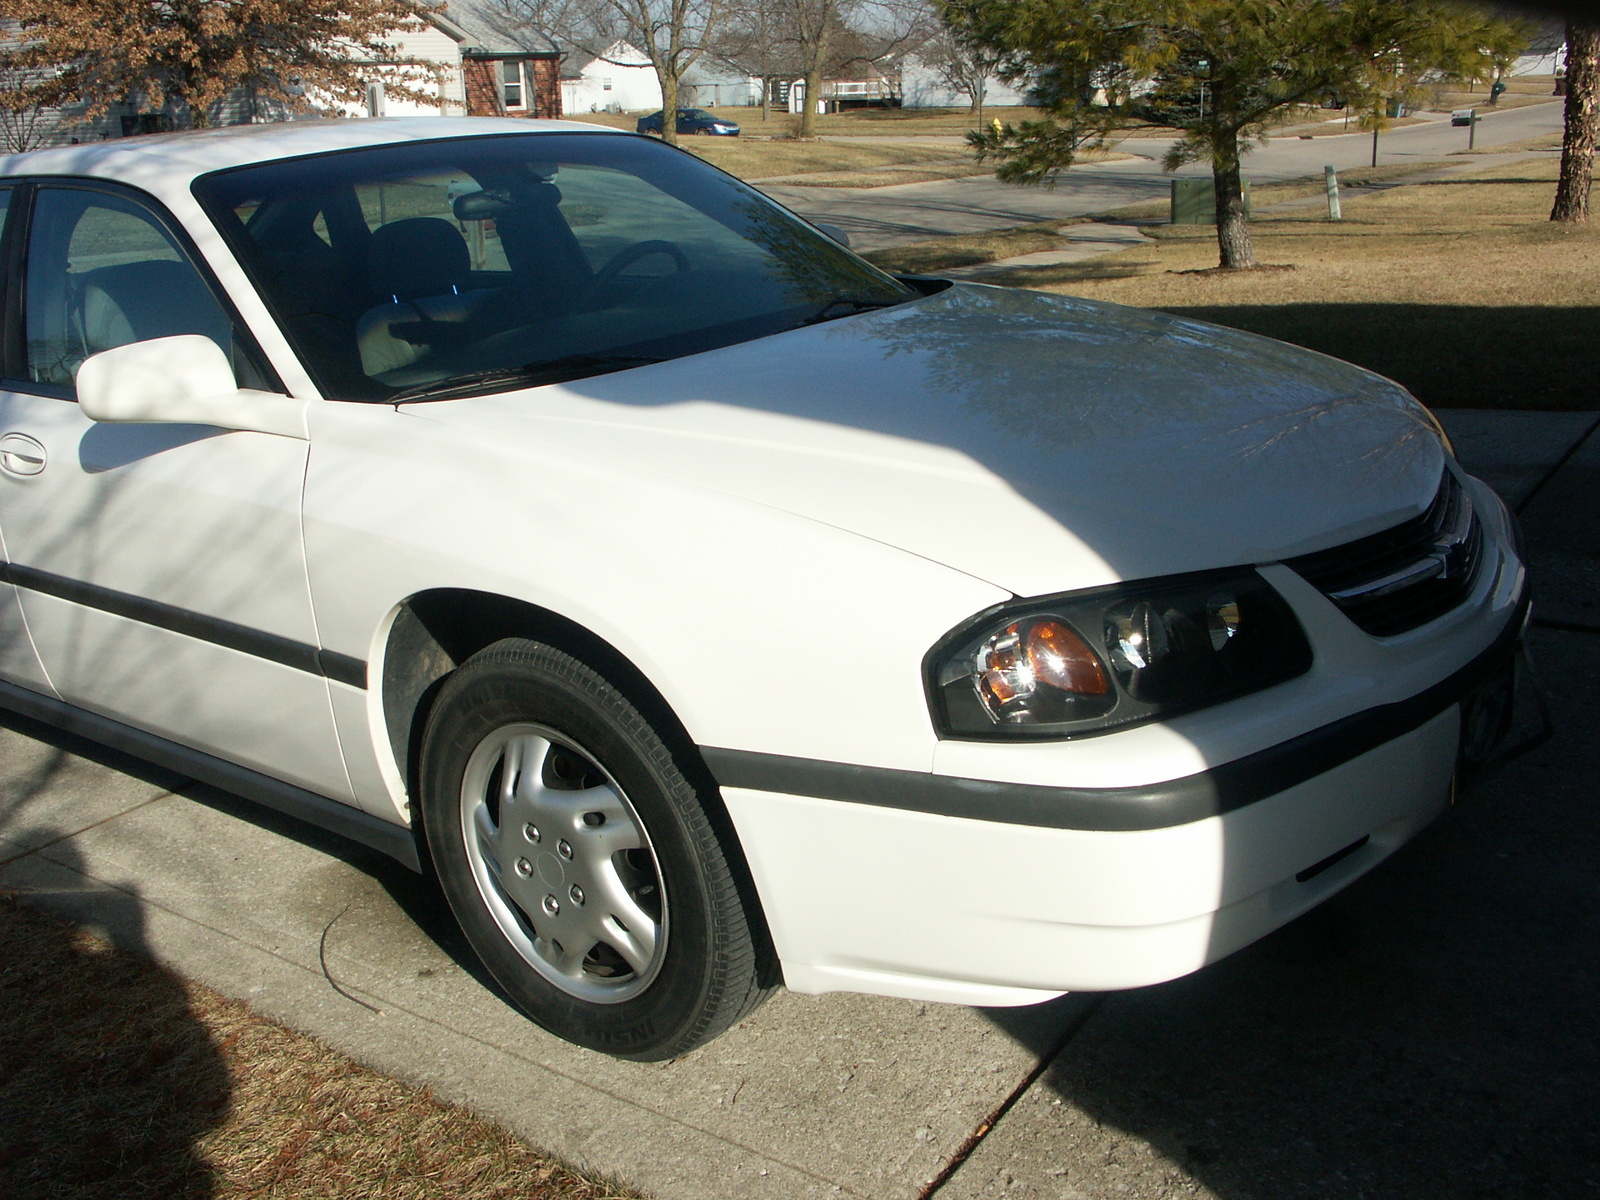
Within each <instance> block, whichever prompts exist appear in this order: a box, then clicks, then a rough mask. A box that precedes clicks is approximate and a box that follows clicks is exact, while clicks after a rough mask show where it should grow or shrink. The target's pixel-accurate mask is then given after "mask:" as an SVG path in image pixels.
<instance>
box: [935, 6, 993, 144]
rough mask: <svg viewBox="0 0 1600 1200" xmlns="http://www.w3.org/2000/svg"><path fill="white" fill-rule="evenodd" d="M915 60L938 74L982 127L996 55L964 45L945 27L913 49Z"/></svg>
mask: <svg viewBox="0 0 1600 1200" xmlns="http://www.w3.org/2000/svg"><path fill="white" fill-rule="evenodd" d="M917 56H918V57H919V58H921V59H922V60H923V61H924V62H925V63H927V64H928V66H930V67H932V68H933V69H934V70H935V71H936V72H938V75H939V78H940V80H941V81H942V82H943V83H944V84H945V86H946V87H948V88H949V89H950V90H951V91H953V92H957V93H959V94H960V95H963V96H965V97H967V101H968V104H969V106H970V108H971V111H972V114H973V117H974V119H975V120H976V121H977V123H978V124H980V125H981V124H983V101H984V98H985V97H986V96H987V95H988V91H989V80H990V79H991V78H992V77H993V76H994V73H995V69H996V68H997V67H998V66H999V65H1000V55H999V54H997V53H995V52H994V51H992V50H989V49H986V48H985V47H983V46H979V45H977V44H975V43H973V42H969V41H966V40H965V39H963V38H962V37H961V35H960V32H959V31H958V30H955V29H952V28H950V27H949V26H948V25H941V26H940V27H939V29H938V30H937V31H936V32H935V33H934V34H933V36H932V37H930V38H928V40H927V41H925V42H923V43H922V45H921V46H920V47H918V49H917Z"/></svg>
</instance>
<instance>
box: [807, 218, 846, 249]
mask: <svg viewBox="0 0 1600 1200" xmlns="http://www.w3.org/2000/svg"><path fill="white" fill-rule="evenodd" d="M812 224H813V225H815V226H816V227H817V228H818V229H820V230H822V232H823V233H825V234H827V235H828V236H829V237H831V238H832V239H833V240H834V241H836V242H838V243H839V245H841V246H843V247H845V248H846V249H849V247H850V235H849V234H848V233H846V232H845V231H844V230H842V229H840V228H839V227H838V226H837V225H828V224H826V223H825V222H822V221H813V222H812Z"/></svg>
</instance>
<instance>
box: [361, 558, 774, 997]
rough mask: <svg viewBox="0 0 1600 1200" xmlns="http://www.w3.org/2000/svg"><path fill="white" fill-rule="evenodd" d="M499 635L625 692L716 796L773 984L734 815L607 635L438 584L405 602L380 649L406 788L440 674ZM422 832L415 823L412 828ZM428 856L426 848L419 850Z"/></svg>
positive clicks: (717, 820)
mask: <svg viewBox="0 0 1600 1200" xmlns="http://www.w3.org/2000/svg"><path fill="white" fill-rule="evenodd" d="M505 638H529V639H531V640H533V641H537V642H543V643H545V644H546V645H549V646H555V647H557V648H558V649H561V650H565V651H566V652H567V653H568V654H571V655H572V656H573V657H575V658H579V659H582V660H583V661H584V662H585V663H587V664H588V665H589V666H591V667H593V668H594V669H595V670H596V671H598V672H599V673H600V674H602V675H604V676H605V677H606V678H607V679H608V680H609V681H610V682H611V683H612V685H613V686H615V687H616V688H617V689H618V690H620V691H621V692H622V693H623V694H624V695H626V696H627V697H628V699H629V700H630V701H632V703H633V704H634V706H635V707H636V708H638V710H639V712H640V713H641V714H642V715H643V716H644V718H645V719H646V720H648V721H649V722H650V723H651V725H652V726H654V727H655V729H656V731H657V732H658V733H660V734H661V736H662V738H663V739H664V740H665V741H666V742H667V744H668V745H669V746H670V747H671V748H672V750H673V753H674V756H675V757H676V758H677V759H678V767H679V769H680V770H681V771H683V773H684V776H685V777H686V778H687V779H689V780H690V782H692V783H693V784H695V786H696V789H697V790H698V791H699V792H700V794H701V795H704V796H708V797H715V798H718V802H717V803H713V804H708V805H707V809H708V812H707V816H708V817H709V818H710V820H711V822H712V824H713V826H714V827H715V828H716V830H717V832H718V834H719V835H720V836H721V837H722V839H723V844H724V845H725V846H727V847H728V848H729V850H730V851H731V852H732V860H733V865H734V867H735V871H734V874H735V878H736V879H737V880H738V883H739V887H740V891H741V896H742V898H743V899H744V900H745V902H746V904H747V905H748V910H749V911H750V912H751V913H753V914H755V915H756V917H757V919H756V921H755V922H754V924H755V925H756V926H757V928H758V929H759V931H760V936H761V939H762V941H763V943H764V954H763V958H764V959H765V961H766V963H767V964H768V965H767V967H766V969H765V971H764V974H765V975H767V976H768V978H769V982H771V983H776V982H778V975H777V970H778V968H777V958H776V955H775V954H773V953H772V939H771V935H770V933H769V932H768V930H767V928H766V917H765V914H764V913H763V912H762V908H761V902H760V899H759V897H758V896H757V895H756V890H755V884H754V881H753V880H752V879H751V876H750V871H749V866H748V864H747V863H746V862H745V861H744V852H743V849H742V847H741V846H740V843H739V838H738V835H737V833H736V832H735V831H734V828H733V822H732V821H731V820H730V819H729V817H728V814H727V811H726V810H725V809H724V807H723V805H722V804H721V803H720V792H719V791H718V790H717V782H716V779H715V777H713V776H712V774H711V771H710V770H709V768H707V766H706V764H705V760H704V759H703V758H702V757H701V755H700V751H699V748H698V747H697V746H696V745H695V743H694V739H693V738H691V737H690V736H689V732H688V730H686V729H685V728H684V727H683V723H682V722H681V721H679V720H678V717H677V715H676V714H675V713H674V712H673V711H672V709H671V707H670V706H669V705H668V704H667V702H666V700H665V699H664V698H663V697H662V695H661V693H660V692H659V691H657V690H656V688H655V685H654V684H652V683H651V682H650V680H649V679H648V678H647V677H646V676H645V674H644V672H642V671H640V670H639V668H638V667H636V666H634V664H633V663H632V662H631V661H630V660H629V659H628V657H627V656H626V655H624V654H622V653H621V652H620V651H618V650H617V649H616V648H615V647H614V646H612V645H611V644H610V643H609V642H607V641H606V640H605V639H604V638H600V637H597V636H596V635H595V634H593V633H591V632H590V631H589V630H587V629H585V628H584V627H583V626H581V625H579V624H577V623H576V622H573V621H569V620H568V619H567V618H565V617H563V616H560V615H559V614H557V613H553V612H551V611H550V610H548V609H544V608H540V607H539V606H538V605H535V604H529V603H527V602H525V601H522V600H513V599H511V598H509V597H506V596H497V595H494V594H493V593H489V592H478V591H472V590H470V589H466V588H439V589H435V590H432V591H427V592H419V593H417V594H416V595H415V596H412V597H410V598H409V599H407V600H406V601H405V602H404V603H403V604H402V605H401V606H400V611H399V612H398V613H397V614H396V615H395V619H394V622H393V623H392V624H391V625H390V627H389V637H388V641H387V642H386V643H385V646H384V654H383V677H382V684H381V686H382V689H383V692H382V699H383V719H384V727H385V730H386V732H387V733H388V737H389V747H390V750H391V751H392V752H393V754H394V760H395V763H396V765H397V766H398V767H399V769H400V773H401V777H402V778H403V779H404V780H405V781H406V790H407V792H408V793H409V794H410V795H411V796H413V797H416V798H418V800H419V801H420V797H421V792H420V790H419V789H420V783H421V772H420V766H421V759H422V734H423V730H424V729H425V728H426V727H427V723H428V714H429V712H430V711H431V710H432V708H433V703H434V700H435V698H436V697H437V696H438V694H439V689H440V688H441V687H442V686H443V685H444V681H445V678H446V677H447V676H448V675H449V674H450V672H452V671H454V670H455V669H456V668H457V667H458V666H460V665H461V664H462V663H464V662H466V660H467V659H469V658H471V657H472V656H473V655H474V654H476V653H477V652H478V651H480V650H483V649H485V648H486V647H489V646H492V645H493V644H494V643H495V642H498V641H501V640H503V639H505ZM413 827H414V829H416V830H417V831H418V832H419V833H420V830H421V828H422V822H421V820H416V821H415V822H414V825H413ZM424 857H426V847H424Z"/></svg>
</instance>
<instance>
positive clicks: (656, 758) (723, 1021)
mask: <svg viewBox="0 0 1600 1200" xmlns="http://www.w3.org/2000/svg"><path fill="white" fill-rule="evenodd" d="M507 666H511V667H520V668H531V669H533V670H535V671H538V672H542V673H545V674H547V675H549V676H552V677H554V678H556V679H558V680H561V681H563V682H565V683H566V684H567V685H568V686H570V687H572V688H573V689H574V690H576V691H578V692H580V693H582V694H583V695H584V696H585V697H586V698H587V699H588V700H589V702H590V703H592V704H593V705H594V706H595V707H596V708H597V709H599V710H600V711H602V712H603V713H604V714H605V715H607V716H608V717H609V718H610V719H611V720H612V721H614V722H616V723H617V724H618V725H619V726H620V727H621V728H622V729H624V730H625V731H626V732H627V734H628V735H629V736H631V737H632V738H633V739H634V740H635V744H636V745H638V746H640V747H642V748H643V750H644V754H645V756H646V758H647V759H648V760H649V764H650V766H651V768H652V769H653V770H654V772H655V774H656V776H657V778H658V779H660V780H662V781H664V782H665V783H666V784H667V785H668V786H669V787H670V789H671V791H672V792H673V793H674V794H673V796H672V797H671V800H672V803H673V805H674V807H675V808H676V809H677V811H678V813H679V814H680V816H681V817H682V819H683V822H684V825H685V826H686V828H687V830H688V833H689V835H690V837H691V838H692V839H693V842H694V845H695V849H696V851H697V853H698V854H699V855H700V857H701V861H702V863H703V864H705V865H706V867H707V870H706V871H705V874H704V884H705V889H706V893H707V896H708V899H709V901H710V904H711V905H712V908H713V911H714V912H716V913H718V914H719V915H720V917H721V918H722V919H720V920H718V921H717V922H715V925H714V930H715V934H716V937H715V941H714V943H713V945H712V947H711V971H710V973H709V978H708V979H707V982H706V988H705V995H706V1002H705V1003H704V1004H703V1005H702V1006H701V1008H700V1011H699V1014H698V1019H697V1020H696V1021H695V1022H694V1023H693V1024H691V1025H689V1026H686V1027H684V1028H683V1029H682V1030H680V1032H679V1035H678V1037H676V1038H675V1039H673V1040H672V1041H671V1042H670V1043H669V1044H665V1045H662V1046H659V1047H657V1048H655V1049H654V1050H653V1051H651V1052H648V1053H644V1054H638V1055H634V1054H627V1055H624V1057H629V1058H638V1059H641V1060H645V1061H657V1060H661V1059H669V1058H676V1057H679V1056H681V1055H683V1054H686V1053H688V1052H689V1051H690V1050H692V1049H694V1048H695V1047H697V1046H700V1045H703V1044H705V1043H706V1042H708V1041H710V1040H712V1039H713V1038H715V1037H716V1036H718V1035H719V1034H721V1033H723V1032H724V1031H726V1030H727V1029H729V1028H731V1027H732V1026H733V1025H735V1024H737V1023H738V1022H740V1021H742V1020H743V1019H744V1018H745V1017H747V1016H749V1015H750V1014H751V1013H752V1012H754V1011H755V1009H756V1008H757V1007H758V1006H759V1005H760V1004H761V1003H762V1001H764V1000H765V999H766V998H767V996H768V995H770V994H771V993H772V992H773V991H774V990H776V987H775V985H774V984H773V983H771V982H769V980H770V978H771V977H772V976H773V974H774V972H773V971H771V970H769V969H765V967H766V964H765V961H764V960H765V958H766V957H767V956H766V955H764V954H763V949H764V944H763V943H762V942H761V941H760V940H759V939H758V937H757V935H756V933H755V931H754V930H752V928H751V925H750V918H749V916H748V914H747V912H746V909H745V905H744V902H743V899H742V898H741V896H740V894H739V887H738V883H737V881H736V879H735V875H734V870H733V868H732V866H731V865H730V863H729V861H728V855H727V852H726V848H725V847H724V845H723V840H722V838H721V837H719V836H718V833H717V830H716V829H715V828H714V827H713V825H712V822H711V821H710V819H709V818H708V816H707V814H706V803H707V800H706V798H704V797H702V796H701V795H700V794H699V792H698V791H697V789H696V788H695V786H694V784H693V783H692V782H691V779H692V778H693V776H694V774H695V772H694V771H693V768H692V765H690V769H687V770H686V769H685V764H680V762H679V760H678V757H677V756H676V755H675V754H674V753H673V750H672V747H670V746H669V745H668V743H667V742H666V740H664V738H663V737H662V735H661V734H660V732H659V731H658V730H657V729H656V728H655V726H654V725H652V724H651V723H650V722H649V721H648V720H647V719H646V718H645V717H644V715H643V714H642V713H641V712H640V711H639V709H638V708H637V707H635V705H634V704H633V702H632V701H631V700H629V699H628V697H627V696H626V695H625V694H624V693H623V692H622V690H621V689H619V688H617V687H616V686H615V685H613V684H612V683H611V682H610V681H609V680H608V679H607V678H606V677H605V676H603V675H602V674H600V673H599V672H598V671H596V670H595V669H594V668H592V667H590V666H589V665H588V664H587V663H585V662H583V661H582V660H581V659H579V658H576V657H574V656H573V655H571V654H568V653H567V652H566V651H564V650H561V649H559V648H557V647H555V646H551V645H548V644H545V643H543V642H535V641H530V640H526V639H521V638H507V639H503V640H501V641H498V642H495V643H493V644H492V645H490V646H487V647H485V648H484V649H483V650H481V651H479V652H478V653H477V654H474V655H473V656H472V657H471V658H469V659H468V660H467V661H466V662H465V663H463V664H462V665H461V666H460V667H458V668H457V669H456V671H455V672H453V673H452V674H451V676H450V677H449V678H448V679H447V681H446V683H445V686H444V688H443V689H442V690H441V691H440V693H439V697H438V702H437V703H436V704H435V705H434V708H433V711H432V713H430V715H429V720H428V728H427V732H426V733H425V734H424V742H423V744H424V746H425V747H426V746H428V745H429V744H431V740H432V738H431V735H432V733H433V729H434V726H435V723H436V721H437V720H438V718H439V716H440V714H442V713H444V712H447V711H449V708H450V705H451V702H452V700H453V699H454V697H455V696H457V695H458V694H459V693H460V692H461V691H463V690H464V689H466V688H467V687H469V686H471V685H472V684H473V682H474V681H475V680H477V679H478V678H480V677H481V676H483V675H485V674H489V673H492V672H494V671H495V670H497V669H500V668H504V667H507ZM684 752H687V753H692V748H687V749H686V750H685V751H684ZM700 773H702V774H703V770H702V772H700ZM423 777H424V778H428V777H429V772H427V771H426V770H425V771H424V772H423Z"/></svg>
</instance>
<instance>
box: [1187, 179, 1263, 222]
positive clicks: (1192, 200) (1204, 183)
mask: <svg viewBox="0 0 1600 1200" xmlns="http://www.w3.org/2000/svg"><path fill="white" fill-rule="evenodd" d="M1241 190H1242V191H1243V192H1244V215H1245V216H1247V217H1248V216H1249V215H1250V181H1249V180H1248V179H1246V180H1244V182H1243V187H1242V189H1241ZM1172 223H1173V224H1174V225H1215V224H1216V223H1217V192H1216V187H1215V185H1213V184H1212V182H1211V180H1209V179H1174V180H1173V181H1172Z"/></svg>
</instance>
